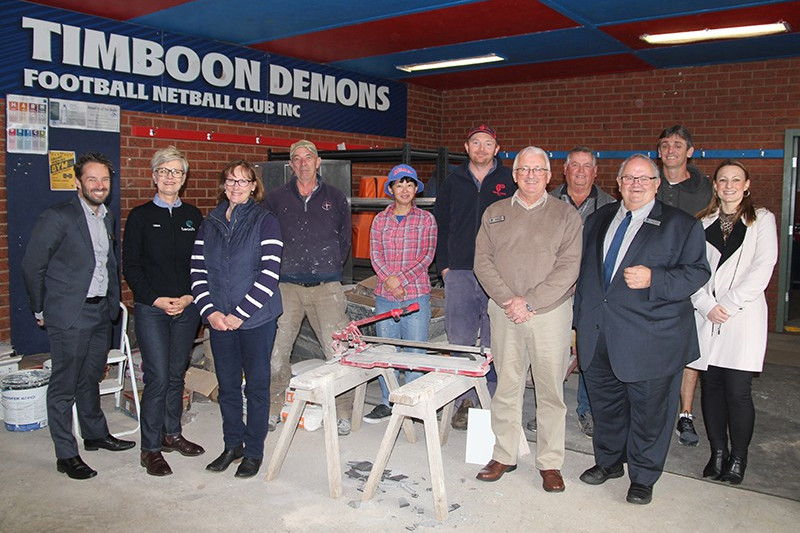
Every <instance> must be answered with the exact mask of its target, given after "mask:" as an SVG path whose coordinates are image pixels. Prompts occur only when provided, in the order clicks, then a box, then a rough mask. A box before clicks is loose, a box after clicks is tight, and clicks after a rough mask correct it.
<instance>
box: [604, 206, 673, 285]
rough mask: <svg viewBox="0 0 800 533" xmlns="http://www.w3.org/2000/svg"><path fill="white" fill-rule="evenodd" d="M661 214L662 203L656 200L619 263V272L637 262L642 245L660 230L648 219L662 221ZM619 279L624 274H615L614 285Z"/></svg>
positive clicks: (612, 282)
mask: <svg viewBox="0 0 800 533" xmlns="http://www.w3.org/2000/svg"><path fill="white" fill-rule="evenodd" d="M661 215H662V209H661V203H660V202H659V201H658V200H656V203H655V204H654V205H653V209H652V210H651V211H650V214H649V215H647V218H646V219H645V222H644V223H642V227H641V228H639V231H638V232H636V236H635V237H634V238H633V241H631V245H630V246H629V247H628V250H627V251H626V252H625V256H624V257H623V258H622V261H621V262H620V264H619V269H618V270H617V272H618V273H619V272H622V270H624V269H625V268H627V267H629V266H631V265H633V264H634V263H635V262H636V260H637V259H638V258H639V252H640V251H641V250H642V247H644V246H645V245H646V244H647V242H648V241H649V240H650V238H651V237H652V236H653V235H655V234H656V233H657V232H658V230H659V228H660V226H657V225H656V224H651V223H648V222H647V220H658V221H659V222H660V221H661ZM637 264H638V263H637ZM619 279H622V276H614V279H613V280H611V284H612V285H613V284H614V283H615V282H616V281H617V280H619Z"/></svg>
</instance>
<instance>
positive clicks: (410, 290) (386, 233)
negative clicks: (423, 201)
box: [369, 205, 436, 300]
mask: <svg viewBox="0 0 800 533" xmlns="http://www.w3.org/2000/svg"><path fill="white" fill-rule="evenodd" d="M392 208H393V205H390V206H388V207H387V208H386V209H385V210H383V211H381V212H380V213H378V214H377V216H375V219H374V220H373V221H372V227H371V228H370V230H369V248H370V253H369V257H370V261H371V262H372V268H374V269H375V273H376V274H377V275H378V284H377V286H376V287H375V294H376V295H378V296H382V297H384V298H388V299H389V300H396V298H394V297H393V296H392V295H391V293H389V292H388V291H386V290H385V289H384V288H383V282H384V281H385V280H386V278H388V277H389V276H392V275H395V276H397V277H398V278H400V281H401V283H402V286H403V288H405V290H406V296H405V299H406V300H411V299H413V298H418V297H420V296H422V295H423V294H429V293H430V292H431V280H430V278H429V277H428V267H429V266H430V265H431V263H432V262H433V255H434V253H436V220H435V219H434V218H433V215H432V214H430V213H428V212H427V211H423V210H422V209H420V208H418V207H417V206H412V207H411V211H410V212H409V213H408V214H407V215H406V216H405V218H403V220H402V222H398V221H397V217H396V216H395V215H394V213H393V212H392Z"/></svg>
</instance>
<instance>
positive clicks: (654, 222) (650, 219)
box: [644, 217, 661, 227]
mask: <svg viewBox="0 0 800 533" xmlns="http://www.w3.org/2000/svg"><path fill="white" fill-rule="evenodd" d="M644 223H645V224H652V225H654V226H656V227H658V226H660V225H661V221H660V220H655V219H652V218H650V217H648V218H646V219H644Z"/></svg>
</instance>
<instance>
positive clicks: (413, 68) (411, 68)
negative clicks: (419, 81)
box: [395, 54, 506, 72]
mask: <svg viewBox="0 0 800 533" xmlns="http://www.w3.org/2000/svg"><path fill="white" fill-rule="evenodd" d="M505 60H506V58H504V57H500V56H499V55H497V54H487V55H485V56H475V57H464V58H461V59H446V60H444V61H431V62H429V63H415V64H413V65H397V66H396V67H395V68H396V69H397V70H402V71H403V72H420V71H423V70H436V69H442V68H454V67H466V66H469V65H481V64H483V63H495V62H497V61H505Z"/></svg>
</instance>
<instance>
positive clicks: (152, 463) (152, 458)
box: [140, 452, 172, 476]
mask: <svg viewBox="0 0 800 533" xmlns="http://www.w3.org/2000/svg"><path fill="white" fill-rule="evenodd" d="M140 464H141V465H142V466H143V467H145V468H146V469H147V473H148V474H150V475H151V476H168V475H170V474H171V473H172V469H171V468H170V467H169V464H168V463H167V460H166V459H164V456H163V455H161V452H142V455H141V460H140Z"/></svg>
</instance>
